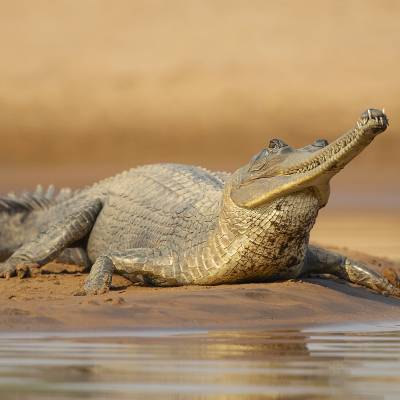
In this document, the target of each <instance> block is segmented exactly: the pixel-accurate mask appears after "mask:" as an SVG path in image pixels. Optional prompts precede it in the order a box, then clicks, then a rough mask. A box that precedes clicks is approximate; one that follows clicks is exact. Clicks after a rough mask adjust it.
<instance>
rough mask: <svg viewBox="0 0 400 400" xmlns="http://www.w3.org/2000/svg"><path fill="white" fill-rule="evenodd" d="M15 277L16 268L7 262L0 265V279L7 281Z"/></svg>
mask: <svg viewBox="0 0 400 400" xmlns="http://www.w3.org/2000/svg"><path fill="white" fill-rule="evenodd" d="M16 275H17V266H16V265H13V264H11V263H9V262H7V261H6V262H4V263H0V278H5V279H9V278H11V277H12V276H16Z"/></svg>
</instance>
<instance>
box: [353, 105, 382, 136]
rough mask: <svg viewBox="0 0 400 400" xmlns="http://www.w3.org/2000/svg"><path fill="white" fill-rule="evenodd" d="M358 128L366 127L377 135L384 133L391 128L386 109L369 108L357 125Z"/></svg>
mask: <svg viewBox="0 0 400 400" xmlns="http://www.w3.org/2000/svg"><path fill="white" fill-rule="evenodd" d="M357 125H358V127H365V128H367V130H368V128H369V130H372V132H373V133H375V134H377V133H380V132H383V131H384V130H385V129H386V128H387V127H388V126H389V119H388V117H387V116H386V114H385V109H382V110H379V109H377V108H368V109H367V110H365V111H364V112H363V113H362V114H361V117H360V120H359V121H358V123H357Z"/></svg>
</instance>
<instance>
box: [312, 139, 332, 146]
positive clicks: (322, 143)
mask: <svg viewBox="0 0 400 400" xmlns="http://www.w3.org/2000/svg"><path fill="white" fill-rule="evenodd" d="M328 144H329V142H328V141H327V140H326V139H317V140H316V141H315V142H314V146H318V147H325V146H328Z"/></svg>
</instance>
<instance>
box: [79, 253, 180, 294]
mask: <svg viewBox="0 0 400 400" xmlns="http://www.w3.org/2000/svg"><path fill="white" fill-rule="evenodd" d="M114 271H116V272H118V273H119V274H120V275H122V276H124V277H125V278H127V279H129V280H130V281H132V282H144V283H147V284H149V285H153V286H180V285H182V279H181V274H180V272H179V270H178V268H177V263H176V262H175V257H174V256H173V255H172V253H171V252H169V251H167V250H165V251H164V250H158V249H152V248H137V249H131V250H126V251H119V252H112V253H110V254H108V255H104V256H100V257H98V258H97V259H96V262H95V263H94V264H93V266H92V269H91V270H90V274H89V276H88V277H87V279H86V282H85V285H84V293H85V294H101V293H105V292H107V291H108V290H109V289H110V286H111V280H112V274H113V272H114Z"/></svg>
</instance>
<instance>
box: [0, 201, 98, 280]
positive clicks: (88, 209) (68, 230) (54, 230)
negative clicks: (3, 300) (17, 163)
mask: <svg viewBox="0 0 400 400" xmlns="http://www.w3.org/2000/svg"><path fill="white" fill-rule="evenodd" d="M101 207H102V203H101V201H100V200H94V201H90V202H85V203H84V204H81V205H80V206H79V204H78V205H77V208H76V211H75V212H73V213H71V214H70V215H69V216H67V217H66V218H65V219H63V220H62V221H59V222H57V223H55V224H54V225H51V226H50V227H49V228H48V229H47V230H46V231H44V232H42V233H40V234H39V235H38V236H37V237H36V238H35V239H34V240H32V241H30V242H28V243H26V244H24V245H22V246H21V247H20V248H19V249H18V250H17V251H16V252H15V253H14V254H13V255H12V256H11V257H10V258H9V259H8V260H6V261H5V262H4V263H1V264H0V278H9V277H11V276H14V275H16V273H17V266H20V265H21V266H22V267H24V266H25V267H28V266H29V264H36V265H44V264H46V263H47V262H49V261H52V260H53V259H54V258H56V256H57V255H58V254H59V253H60V252H62V250H64V249H65V248H67V247H69V246H71V245H72V244H73V243H75V242H77V241H78V240H80V239H82V238H84V237H85V236H86V235H88V234H89V232H90V230H91V229H92V227H93V224H94V223H95V221H96V217H97V215H98V213H99V212H100V210H101Z"/></svg>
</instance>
